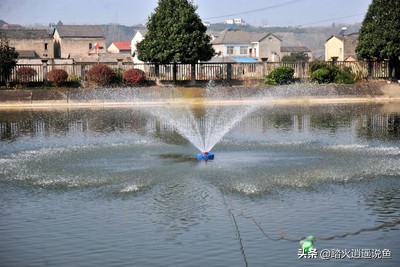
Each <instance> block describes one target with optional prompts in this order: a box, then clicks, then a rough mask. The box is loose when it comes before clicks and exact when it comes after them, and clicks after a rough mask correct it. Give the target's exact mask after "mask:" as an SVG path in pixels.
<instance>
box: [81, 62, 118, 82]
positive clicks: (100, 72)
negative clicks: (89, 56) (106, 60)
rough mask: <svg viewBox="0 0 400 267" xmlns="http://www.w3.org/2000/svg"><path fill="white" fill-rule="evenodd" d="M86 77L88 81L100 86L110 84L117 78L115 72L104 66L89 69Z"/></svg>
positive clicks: (98, 65) (99, 65)
mask: <svg viewBox="0 0 400 267" xmlns="http://www.w3.org/2000/svg"><path fill="white" fill-rule="evenodd" d="M87 75H88V77H89V81H91V82H94V83H95V84H97V85H100V86H103V85H106V84H110V83H112V82H113V81H115V79H116V77H117V75H116V73H115V71H114V70H113V69H112V68H110V67H109V66H107V65H104V64H97V65H94V66H93V67H91V68H90V69H89V71H88V73H87Z"/></svg>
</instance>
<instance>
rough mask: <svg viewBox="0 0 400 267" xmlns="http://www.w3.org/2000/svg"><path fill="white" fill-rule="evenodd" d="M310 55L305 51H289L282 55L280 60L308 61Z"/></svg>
mask: <svg viewBox="0 0 400 267" xmlns="http://www.w3.org/2000/svg"><path fill="white" fill-rule="evenodd" d="M309 59H310V57H309V56H308V55H307V54H306V53H302V52H297V53H290V55H288V56H283V57H282V62H299V61H300V62H308V60H309Z"/></svg>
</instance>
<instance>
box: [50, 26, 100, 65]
mask: <svg viewBox="0 0 400 267" xmlns="http://www.w3.org/2000/svg"><path fill="white" fill-rule="evenodd" d="M105 47H106V37H105V35H104V33H103V31H102V30H101V28H100V27H99V26H96V25H57V26H56V28H55V32H54V56H55V57H56V58H71V55H72V54H74V55H77V54H86V55H87V54H103V53H106V49H105Z"/></svg>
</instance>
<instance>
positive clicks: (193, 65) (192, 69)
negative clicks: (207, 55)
mask: <svg viewBox="0 0 400 267" xmlns="http://www.w3.org/2000/svg"><path fill="white" fill-rule="evenodd" d="M190 72H191V73H190V77H191V79H190V84H192V85H195V84H196V63H191V64H190Z"/></svg>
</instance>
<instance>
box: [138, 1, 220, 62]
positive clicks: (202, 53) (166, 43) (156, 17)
mask: <svg viewBox="0 0 400 267" xmlns="http://www.w3.org/2000/svg"><path fill="white" fill-rule="evenodd" d="M196 9H197V7H196V6H194V5H193V3H192V2H189V1H188V0H159V1H158V6H157V8H156V9H155V11H154V13H152V14H151V15H150V16H149V20H148V23H147V29H148V32H147V34H146V36H145V38H144V39H143V41H142V42H140V43H138V44H137V48H138V57H139V59H140V60H142V61H147V62H153V63H178V62H179V63H196V62H197V61H199V60H201V61H207V60H210V59H211V58H212V56H213V55H214V49H213V48H212V45H211V43H210V41H211V38H210V37H209V36H208V35H207V34H206V30H207V28H206V27H205V26H204V25H203V23H202V22H201V19H200V17H199V16H198V15H197V13H196Z"/></svg>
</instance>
